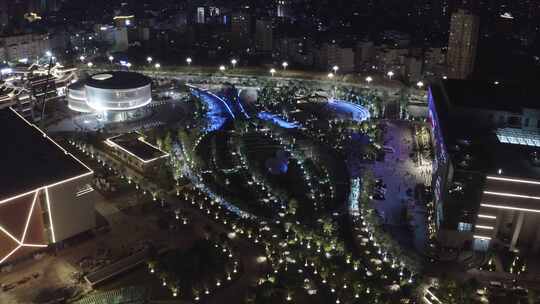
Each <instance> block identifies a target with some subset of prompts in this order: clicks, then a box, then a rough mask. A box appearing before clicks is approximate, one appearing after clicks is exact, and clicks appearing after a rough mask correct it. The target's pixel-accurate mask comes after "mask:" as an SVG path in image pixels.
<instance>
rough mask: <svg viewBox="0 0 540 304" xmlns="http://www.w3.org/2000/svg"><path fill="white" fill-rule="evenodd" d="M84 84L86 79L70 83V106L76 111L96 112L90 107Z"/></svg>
mask: <svg viewBox="0 0 540 304" xmlns="http://www.w3.org/2000/svg"><path fill="white" fill-rule="evenodd" d="M84 84H85V82H84V81H81V80H79V81H77V82H74V83H72V84H71V85H69V87H68V88H69V89H68V93H67V101H68V107H69V108H70V109H71V110H73V111H75V112H81V113H91V112H94V109H92V108H90V106H88V103H87V102H86V88H85V87H84Z"/></svg>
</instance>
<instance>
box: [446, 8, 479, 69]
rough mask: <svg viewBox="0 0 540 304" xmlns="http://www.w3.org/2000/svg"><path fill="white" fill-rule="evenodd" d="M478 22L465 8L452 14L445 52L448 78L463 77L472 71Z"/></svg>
mask: <svg viewBox="0 0 540 304" xmlns="http://www.w3.org/2000/svg"><path fill="white" fill-rule="evenodd" d="M479 23H480V22H479V18H478V17H477V16H475V15H473V14H471V13H469V12H467V11H465V10H462V9H459V10H457V11H456V12H455V13H453V14H452V18H451V21H450V36H449V39H448V54H447V61H448V68H449V76H450V78H455V79H465V78H467V77H469V76H470V74H471V73H472V72H473V70H474V63H475V59H476V48H477V44H478V29H479Z"/></svg>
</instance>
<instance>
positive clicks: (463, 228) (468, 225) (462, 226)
mask: <svg viewBox="0 0 540 304" xmlns="http://www.w3.org/2000/svg"><path fill="white" fill-rule="evenodd" d="M471 230H472V224H471V223H463V222H459V223H458V231H462V232H465V231H471Z"/></svg>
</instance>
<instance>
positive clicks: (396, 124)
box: [372, 121, 431, 252]
mask: <svg viewBox="0 0 540 304" xmlns="http://www.w3.org/2000/svg"><path fill="white" fill-rule="evenodd" d="M386 125H387V131H386V134H385V137H384V141H385V146H388V147H392V148H393V149H394V151H395V152H394V153H387V154H386V158H385V161H384V162H375V163H374V165H373V171H374V174H375V176H376V177H377V178H382V179H383V182H384V183H385V184H386V185H387V192H386V195H385V196H386V199H385V200H384V201H378V200H373V201H372V203H373V206H374V207H375V208H376V209H377V210H378V211H379V213H380V214H381V216H382V217H383V219H384V221H385V223H386V224H387V225H388V226H389V227H390V228H391V231H392V233H394V234H397V235H396V236H397V237H398V238H399V239H401V240H403V238H408V239H410V237H407V236H406V235H407V233H404V229H405V228H406V227H407V226H409V227H411V228H412V233H411V234H412V241H413V245H414V248H415V249H416V250H418V251H420V252H421V251H423V250H424V246H425V242H426V218H425V208H424V207H423V206H420V205H418V204H416V203H415V202H414V197H413V196H408V195H407V193H406V191H407V189H412V190H413V191H414V188H415V186H416V185H417V184H426V185H430V183H431V161H427V160H424V161H422V165H420V164H417V163H415V162H414V161H413V159H411V157H410V154H411V153H412V145H413V136H412V127H411V125H410V123H408V122H404V121H387V122H386ZM413 193H414V192H413ZM404 208H407V209H408V211H409V213H410V214H411V215H412V220H411V221H410V222H409V223H406V222H404V221H403V217H402V212H403V209H404Z"/></svg>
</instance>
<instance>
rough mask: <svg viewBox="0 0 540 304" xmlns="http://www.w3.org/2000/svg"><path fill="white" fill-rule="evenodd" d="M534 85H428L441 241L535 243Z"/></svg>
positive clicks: (539, 165) (538, 166) (538, 232)
mask: <svg viewBox="0 0 540 304" xmlns="http://www.w3.org/2000/svg"><path fill="white" fill-rule="evenodd" d="M539 98H540V96H538V93H535V90H534V88H528V87H524V86H517V85H510V84H500V83H498V82H495V83H487V82H476V81H464V80H445V81H442V82H441V83H439V84H434V85H432V86H431V87H430V90H429V94H428V99H429V120H430V123H431V127H432V138H433V146H434V151H435V157H434V162H433V179H432V187H433V191H434V206H435V210H436V216H435V220H436V226H437V228H438V236H439V237H438V240H439V242H440V243H441V245H443V246H448V247H455V248H472V249H475V250H487V249H488V248H489V247H490V246H497V247H499V248H508V249H511V250H514V249H520V250H521V251H523V252H538V251H539V249H540V104H538V102H537V101H538V99H539Z"/></svg>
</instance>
